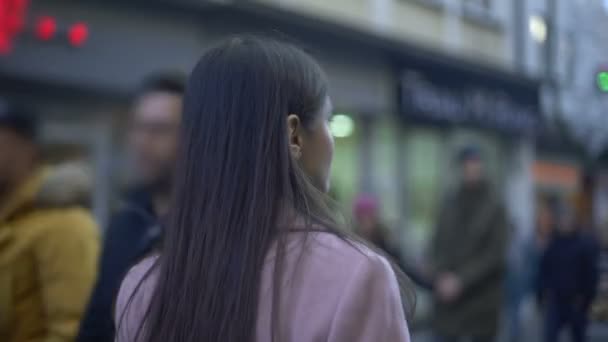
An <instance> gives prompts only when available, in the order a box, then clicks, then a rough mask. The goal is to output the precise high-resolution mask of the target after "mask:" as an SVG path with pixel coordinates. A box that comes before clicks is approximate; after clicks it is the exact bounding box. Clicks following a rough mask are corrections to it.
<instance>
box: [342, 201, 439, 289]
mask: <svg viewBox="0 0 608 342" xmlns="http://www.w3.org/2000/svg"><path fill="white" fill-rule="evenodd" d="M379 211H380V208H379V202H378V199H377V198H376V197H374V196H372V195H368V194H361V195H359V196H357V198H356V199H355V202H354V208H353V212H354V218H355V232H356V233H357V234H358V235H359V236H360V237H362V238H363V239H365V240H367V241H369V242H371V243H372V244H373V245H374V246H376V247H378V248H379V249H380V250H382V251H383V252H384V253H386V255H387V256H389V257H390V258H392V260H393V261H394V262H395V263H397V265H399V267H400V268H401V270H403V272H404V273H405V274H406V275H407V276H408V277H409V278H410V279H411V280H412V281H413V282H414V283H415V284H416V285H418V286H420V287H422V288H424V289H427V290H430V289H432V285H431V283H430V282H429V280H428V279H426V277H424V275H423V274H422V273H423V272H421V271H420V270H418V269H417V267H416V266H415V265H412V264H411V263H408V262H407V261H406V260H405V258H404V257H403V255H402V254H401V252H400V250H399V247H398V246H396V245H395V243H394V242H392V240H391V239H390V237H389V231H388V229H387V228H386V226H385V225H384V224H383V223H382V220H381V219H380V212H379Z"/></svg>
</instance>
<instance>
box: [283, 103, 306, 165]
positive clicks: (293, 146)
mask: <svg viewBox="0 0 608 342" xmlns="http://www.w3.org/2000/svg"><path fill="white" fill-rule="evenodd" d="M287 136H288V138H289V152H290V153H291V156H292V157H293V158H294V159H296V160H297V159H300V157H302V142H303V139H302V122H301V121H300V117H299V116H297V115H296V114H289V115H288V116H287Z"/></svg>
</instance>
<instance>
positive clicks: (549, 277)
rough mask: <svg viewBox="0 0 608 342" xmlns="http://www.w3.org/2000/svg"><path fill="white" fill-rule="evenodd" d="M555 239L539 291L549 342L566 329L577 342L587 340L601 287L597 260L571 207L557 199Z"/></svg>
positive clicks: (544, 264)
mask: <svg viewBox="0 0 608 342" xmlns="http://www.w3.org/2000/svg"><path fill="white" fill-rule="evenodd" d="M552 212H553V214H554V216H555V217H557V222H556V229H555V233H554V236H553V238H552V240H551V242H550V243H549V246H548V247H547V249H546V251H545V253H544V254H543V256H542V259H541V265H540V274H539V283H538V289H539V293H540V294H541V299H542V304H543V307H544V311H545V336H544V341H545V342H555V341H557V340H558V337H559V333H560V331H561V330H562V328H564V327H565V326H569V328H570V329H571V334H572V339H573V341H574V342H582V341H585V340H586V329H587V323H588V314H589V309H590V305H591V302H592V301H593V298H594V296H595V292H596V286H597V277H598V270H597V257H596V251H595V250H594V247H593V245H591V244H590V243H589V242H588V240H587V236H586V235H585V233H584V232H583V231H581V229H580V228H579V227H577V224H576V222H577V220H576V214H575V212H574V210H573V209H572V208H571V206H570V205H568V204H566V203H564V201H561V200H556V201H555V202H554V203H553V204H552Z"/></svg>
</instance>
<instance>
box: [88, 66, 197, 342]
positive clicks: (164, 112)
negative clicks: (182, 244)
mask: <svg viewBox="0 0 608 342" xmlns="http://www.w3.org/2000/svg"><path fill="white" fill-rule="evenodd" d="M184 87H185V86H184V83H183V81H182V79H181V77H176V76H174V75H161V76H157V77H154V78H151V79H149V80H148V81H147V82H145V83H144V86H143V87H142V89H141V90H140V92H139V94H138V95H137V97H136V99H135V103H134V107H133V116H132V123H131V126H130V130H129V147H130V149H131V150H132V155H133V157H134V166H135V168H136V174H137V179H138V181H139V184H137V186H136V189H135V190H132V191H130V192H129V194H128V195H127V196H126V200H125V201H123V204H122V205H121V206H120V208H119V210H118V211H117V212H116V213H115V214H114V216H113V217H112V218H111V220H110V225H109V226H108V228H107V230H106V232H105V238H104V245H103V250H102V255H101V259H100V263H99V276H98V279H97V284H96V285H95V288H94V289H93V293H92V296H91V299H90V301H89V304H88V307H87V309H86V312H85V315H84V318H83V320H82V322H81V325H80V332H79V335H78V341H79V342H111V341H114V324H113V307H114V300H115V298H116V295H117V293H118V290H119V287H120V283H121V281H122V279H123V277H124V276H125V275H126V273H127V272H128V271H129V269H130V268H131V266H133V265H134V264H136V263H137V262H138V261H139V260H140V259H142V258H143V257H144V256H146V255H147V254H148V253H150V252H151V251H152V250H153V249H154V248H156V247H157V245H158V244H159V243H160V239H161V223H160V218H161V217H162V216H163V215H164V214H165V212H166V211H167V209H168V204H169V198H170V191H171V179H172V173H173V165H174V161H175V157H176V152H177V144H178V135H179V126H180V121H181V107H182V98H183V93H184Z"/></svg>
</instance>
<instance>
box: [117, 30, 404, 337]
mask: <svg viewBox="0 0 608 342" xmlns="http://www.w3.org/2000/svg"><path fill="white" fill-rule="evenodd" d="M327 89H328V85H327V82H326V78H325V76H324V73H323V72H322V70H321V69H320V67H319V66H318V64H317V63H316V62H315V61H314V60H313V59H312V58H311V57H310V56H308V55H307V54H305V53H304V52H302V51H301V50H299V49H297V48H296V47H294V46H292V45H289V44H287V43H282V42H277V41H273V40H268V39H260V38H253V37H238V38H233V39H231V40H229V41H227V42H225V43H223V44H221V45H219V46H217V47H215V48H212V49H211V50H209V52H207V53H206V54H205V55H204V56H203V57H202V58H201V60H200V61H199V63H198V65H197V66H196V67H195V69H194V71H193V72H192V75H191V76H190V80H189V83H188V87H187V91H186V95H185V100H184V131H183V132H184V136H183V137H182V140H181V144H182V149H180V155H179V158H178V163H177V174H176V177H175V180H176V184H175V202H174V206H173V207H172V209H171V219H170V222H169V224H168V225H167V229H166V230H165V240H164V241H163V246H162V249H161V251H160V253H159V254H158V255H157V256H153V257H150V258H148V259H146V260H144V261H143V262H142V263H140V264H139V265H137V266H136V267H135V268H133V269H132V270H131V272H130V273H129V274H128V275H127V277H126V278H125V280H124V282H123V284H122V286H121V290H120V293H119V296H118V301H117V308H116V322H117V323H116V324H117V327H118V333H117V341H118V342H127V341H139V342H141V341H146V342H151V341H163V342H164V341H181V342H191V341H192V342H193V341H222V342H243V341H293V342H297V341H302V342H304V341H315V340H323V341H329V342H347V341H348V342H357V341H369V342H371V341H395V342H397V341H404V342H405V341H409V334H408V328H407V324H406V321H405V316H404V312H403V307H402V305H401V296H400V293H399V286H398V281H397V277H396V273H395V272H394V271H393V269H392V268H391V266H390V264H389V263H388V262H387V260H386V259H384V258H383V257H381V256H379V255H378V254H376V253H374V252H373V251H371V250H370V249H368V248H366V247H364V246H363V245H360V244H357V243H355V242H354V240H353V239H352V238H349V236H348V233H346V231H343V230H338V228H337V225H338V224H337V222H336V220H334V219H332V214H331V213H332V211H331V209H330V208H328V207H327V200H328V198H327V195H326V193H327V191H328V189H329V174H330V168H331V161H332V157H333V138H332V135H331V133H330V130H329V124H328V122H329V118H330V116H331V112H332V106H331V100H330V98H329V96H328V93H327V91H328V90H327Z"/></svg>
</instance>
